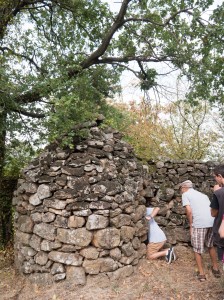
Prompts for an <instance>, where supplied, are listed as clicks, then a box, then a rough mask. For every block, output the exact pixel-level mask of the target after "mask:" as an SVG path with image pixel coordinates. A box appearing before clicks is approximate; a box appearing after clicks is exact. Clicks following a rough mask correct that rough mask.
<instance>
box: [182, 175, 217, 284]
mask: <svg viewBox="0 0 224 300" xmlns="http://www.w3.org/2000/svg"><path fill="white" fill-rule="evenodd" d="M180 191H181V194H182V204H183V206H184V207H185V209H186V214H187V218H188V221H189V225H190V234H191V244H192V247H193V251H194V256H195V260H196V263H197V267H198V272H199V275H198V279H199V280H200V281H205V280H206V277H205V273H204V269H203V264H202V253H203V252H204V251H205V246H206V247H207V248H208V251H209V255H210V257H211V261H212V273H213V275H214V276H215V277H220V271H219V270H218V262H217V257H216V251H215V248H214V246H213V233H212V226H213V222H214V218H213V217H212V216H211V212H210V200H209V198H208V196H207V195H205V194H202V193H200V192H198V191H196V190H195V189H193V183H192V182H191V181H190V180H186V181H184V182H182V183H181V184H180Z"/></svg>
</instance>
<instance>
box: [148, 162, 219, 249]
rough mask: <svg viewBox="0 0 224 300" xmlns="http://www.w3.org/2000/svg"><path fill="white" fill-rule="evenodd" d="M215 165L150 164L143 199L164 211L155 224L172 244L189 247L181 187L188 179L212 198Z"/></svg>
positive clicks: (201, 163)
mask: <svg viewBox="0 0 224 300" xmlns="http://www.w3.org/2000/svg"><path fill="white" fill-rule="evenodd" d="M215 165H217V163H215V162H198V161H188V160H182V161H172V160H167V161H158V162H148V168H149V174H150V178H149V182H148V185H147V188H146V189H144V191H143V194H142V195H143V196H144V197H145V198H146V200H147V204H146V205H151V206H159V207H160V208H161V209H160V212H159V214H158V216H157V217H156V220H157V222H158V224H159V225H160V226H161V228H162V229H163V230H164V232H165V233H166V236H167V242H168V243H169V244H172V245H176V244H184V245H189V244H190V235H189V225H188V221H187V217H186V215H185V209H184V208H183V207H182V204H181V195H180V192H179V183H180V182H183V181H185V180H188V179H189V180H191V181H192V182H193V183H194V187H195V188H196V189H197V190H199V191H200V192H203V193H205V194H207V195H208V196H209V198H211V196H212V187H213V186H214V184H215V181H214V178H213V169H214V166H215Z"/></svg>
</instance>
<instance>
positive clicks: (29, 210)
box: [12, 119, 214, 285]
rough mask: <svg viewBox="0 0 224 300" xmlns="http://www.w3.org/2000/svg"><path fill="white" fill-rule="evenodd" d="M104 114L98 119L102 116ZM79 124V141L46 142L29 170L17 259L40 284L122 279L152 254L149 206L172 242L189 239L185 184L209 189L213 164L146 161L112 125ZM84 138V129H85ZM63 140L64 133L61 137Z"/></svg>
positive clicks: (18, 220) (22, 188) (18, 221)
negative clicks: (181, 190)
mask: <svg viewBox="0 0 224 300" xmlns="http://www.w3.org/2000/svg"><path fill="white" fill-rule="evenodd" d="M101 121H102V120H101V119H100V120H98V121H97V122H98V123H99V122H101ZM97 122H95V121H94V122H86V123H84V124H80V125H77V126H76V127H74V132H75V134H77V133H78V132H79V130H82V129H84V131H85V137H84V138H81V137H80V136H76V137H75V138H74V147H72V148H71V149H69V148H66V149H62V148H61V146H60V142H58V141H56V142H55V143H53V144H51V145H49V146H47V147H46V148H45V149H44V150H43V152H42V154H41V155H40V156H39V157H38V158H36V159H35V160H34V161H33V162H32V163H31V164H30V165H29V166H27V167H26V168H25V169H24V170H23V173H22V178H21V179H20V180H19V181H18V187H17V190H16V191H15V196H14V199H13V201H12V202H13V203H14V204H15V210H16V212H15V231H16V232H15V265H16V267H17V268H18V270H19V271H20V272H22V273H24V274H26V275H27V276H28V277H29V278H30V279H31V280H32V281H33V282H43V283H45V284H46V283H49V282H52V281H56V282H58V281H61V280H68V281H71V282H72V284H75V285H83V284H85V283H86V281H87V280H88V278H90V277H91V278H92V279H93V278H94V280H97V279H96V277H97V276H99V278H108V276H109V277H110V278H112V279H118V280H119V279H120V278H124V277H126V276H129V275H130V274H132V272H133V270H134V267H135V266H136V265H138V263H139V261H140V260H141V258H142V257H144V256H145V254H146V243H147V230H148V226H147V224H148V223H147V221H146V219H145V218H144V216H145V211H146V206H148V205H150V206H159V207H160V211H159V214H158V216H157V217H156V221H157V222H158V224H159V225H160V226H161V227H162V229H163V230H164V231H165V233H166V235H167V242H168V243H169V244H172V245H176V244H184V245H188V244H189V243H190V236H189V230H188V223H187V219H186V215H185V211H184V209H183V208H182V205H181V195H180V193H179V186H178V184H179V183H180V182H182V181H184V180H187V179H190V180H192V181H193V182H194V183H195V187H196V189H198V190H200V191H202V192H205V193H207V194H209V193H210V192H211V190H210V188H211V186H212V185H213V182H214V181H213V179H212V168H213V167H214V164H212V163H200V162H195V161H179V162H177V161H170V160H167V161H159V162H148V164H147V165H144V166H143V165H142V164H141V163H140V162H139V161H138V160H137V158H136V157H135V155H134V153H133V151H132V148H131V147H130V145H128V144H127V143H126V142H124V141H122V140H121V138H122V136H121V134H120V133H118V132H117V131H116V130H114V129H112V128H108V127H107V128H106V127H105V128H100V127H98V123H97ZM81 136H83V135H81ZM62 139H63V138H62Z"/></svg>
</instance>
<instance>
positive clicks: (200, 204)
mask: <svg viewBox="0 0 224 300" xmlns="http://www.w3.org/2000/svg"><path fill="white" fill-rule="evenodd" d="M182 204H183V206H186V205H190V207H191V210H192V216H193V224H192V226H193V227H194V228H209V227H212V226H213V222H214V218H213V217H212V216H211V209H210V200H209V198H208V196H207V195H205V194H203V193H201V192H198V191H196V190H194V189H193V188H190V189H189V190H188V191H187V192H185V193H183V195H182Z"/></svg>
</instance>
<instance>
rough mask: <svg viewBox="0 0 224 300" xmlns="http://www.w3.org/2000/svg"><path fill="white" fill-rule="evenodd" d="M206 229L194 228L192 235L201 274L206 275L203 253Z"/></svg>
mask: <svg viewBox="0 0 224 300" xmlns="http://www.w3.org/2000/svg"><path fill="white" fill-rule="evenodd" d="M205 234H206V231H205V230H204V228H193V229H192V235H191V244H192V247H193V251H194V257H195V260H196V264H197V268H198V272H199V275H201V276H204V275H205V272H204V269H203V264H202V256H201V254H202V253H203V252H204V239H205Z"/></svg>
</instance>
